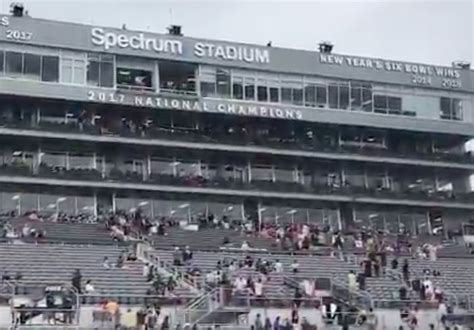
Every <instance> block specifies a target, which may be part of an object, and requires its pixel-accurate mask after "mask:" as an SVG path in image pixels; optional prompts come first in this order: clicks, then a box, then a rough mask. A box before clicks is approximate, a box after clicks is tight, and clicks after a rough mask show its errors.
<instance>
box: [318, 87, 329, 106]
mask: <svg viewBox="0 0 474 330" xmlns="http://www.w3.org/2000/svg"><path fill="white" fill-rule="evenodd" d="M327 103H328V93H327V86H326V85H316V106H317V107H318V108H325V107H326V106H327Z"/></svg>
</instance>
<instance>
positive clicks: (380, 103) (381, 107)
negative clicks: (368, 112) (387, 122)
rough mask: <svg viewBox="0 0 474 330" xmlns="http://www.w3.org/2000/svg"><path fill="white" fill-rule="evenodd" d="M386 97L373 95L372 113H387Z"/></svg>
mask: <svg viewBox="0 0 474 330" xmlns="http://www.w3.org/2000/svg"><path fill="white" fill-rule="evenodd" d="M387 107H388V104H387V97H386V96H385V95H374V112H377V113H387Z"/></svg>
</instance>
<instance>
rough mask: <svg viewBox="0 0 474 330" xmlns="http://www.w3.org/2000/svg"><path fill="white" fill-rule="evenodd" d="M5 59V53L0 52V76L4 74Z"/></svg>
mask: <svg viewBox="0 0 474 330" xmlns="http://www.w3.org/2000/svg"><path fill="white" fill-rule="evenodd" d="M4 57H5V52H2V51H0V74H1V73H2V72H3V59H4Z"/></svg>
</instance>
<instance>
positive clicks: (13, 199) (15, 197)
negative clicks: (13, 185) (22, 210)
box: [12, 195, 20, 201]
mask: <svg viewBox="0 0 474 330" xmlns="http://www.w3.org/2000/svg"><path fill="white" fill-rule="evenodd" d="M19 199H20V195H15V196H13V197H12V201H17V200H19Z"/></svg>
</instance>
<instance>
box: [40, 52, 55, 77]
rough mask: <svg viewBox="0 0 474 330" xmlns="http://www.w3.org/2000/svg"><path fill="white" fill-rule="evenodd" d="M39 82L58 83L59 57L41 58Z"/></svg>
mask: <svg viewBox="0 0 474 330" xmlns="http://www.w3.org/2000/svg"><path fill="white" fill-rule="evenodd" d="M41 80H42V81H49V82H58V81H59V57H58V56H43V57H42V63H41Z"/></svg>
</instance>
